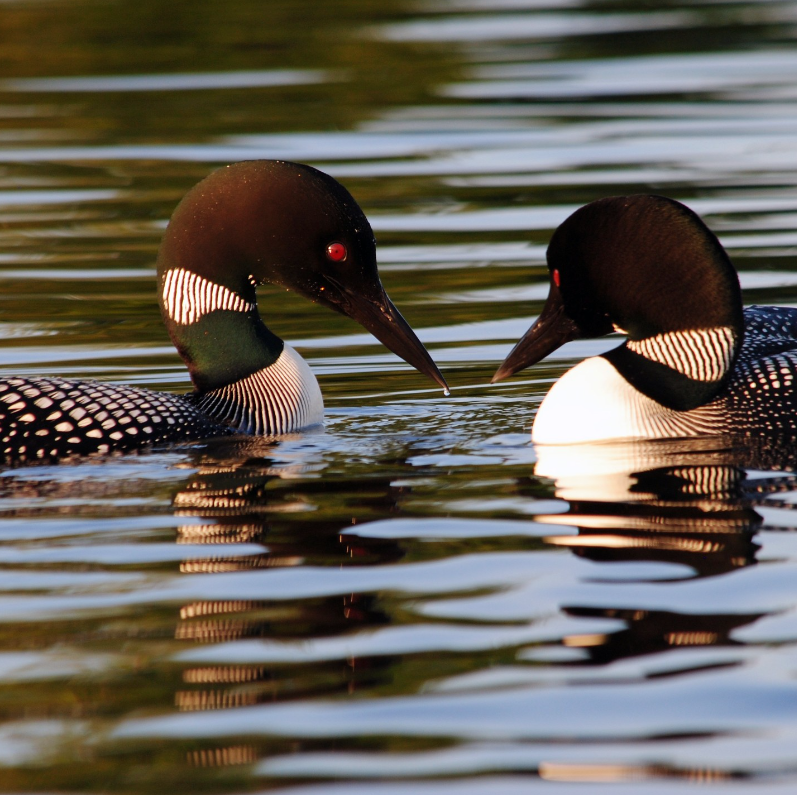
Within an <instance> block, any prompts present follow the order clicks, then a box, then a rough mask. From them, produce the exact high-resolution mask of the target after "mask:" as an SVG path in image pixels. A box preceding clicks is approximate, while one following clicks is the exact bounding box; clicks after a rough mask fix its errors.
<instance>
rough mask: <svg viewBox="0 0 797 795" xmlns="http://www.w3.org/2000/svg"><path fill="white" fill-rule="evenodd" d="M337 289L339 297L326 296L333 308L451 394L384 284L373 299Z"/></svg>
mask: <svg viewBox="0 0 797 795" xmlns="http://www.w3.org/2000/svg"><path fill="white" fill-rule="evenodd" d="M330 281H332V280H330ZM335 286H336V287H338V290H339V292H338V291H336V292H337V295H335V296H334V297H333V296H332V295H329V294H328V295H327V300H328V301H329V304H328V305H329V306H330V307H332V308H333V309H336V310H338V311H339V312H342V313H343V314H344V315H348V316H349V317H350V318H351V319H352V320H356V321H357V322H358V323H359V324H360V325H361V326H363V327H364V328H365V329H367V330H368V331H370V332H371V334H373V335H374V336H375V337H376V338H377V339H378V340H379V341H380V342H381V343H382V344H383V345H384V346H385V347H387V348H389V349H390V350H391V351H393V353H395V354H396V356H400V357H401V358H402V359H404V361H405V362H407V364H411V365H412V366H413V367H414V368H415V369H416V370H418V372H420V373H423V374H424V375H425V376H427V377H428V378H431V379H432V380H433V381H436V382H437V383H438V384H440V386H441V387H443V391H444V392H445V393H446V394H448V384H446V379H445V378H443V375H442V373H441V372H440V370H438V369H437V365H436V364H435V363H434V361H433V360H432V357H431V356H430V355H429V352H428V351H427V350H426V348H424V346H423V343H422V342H421V341H420V340H419V339H418V337H417V336H416V334H415V332H414V331H413V330H412V328H411V327H410V324H409V323H407V321H406V320H404V318H403V317H402V316H401V313H400V312H399V311H398V309H396V307H395V305H394V304H393V302H392V301H391V300H390V298H388V296H387V293H386V292H385V291H384V290H383V289H381V285H379V288H380V289H379V291H378V293H377V294H376V295H374V296H373V297H367V296H366V295H364V294H361V293H357V294H354V293H351V292H349V291H348V290H346V289H345V288H343V287H342V286H341V285H338V284H336V285H335ZM330 299H331V300H330Z"/></svg>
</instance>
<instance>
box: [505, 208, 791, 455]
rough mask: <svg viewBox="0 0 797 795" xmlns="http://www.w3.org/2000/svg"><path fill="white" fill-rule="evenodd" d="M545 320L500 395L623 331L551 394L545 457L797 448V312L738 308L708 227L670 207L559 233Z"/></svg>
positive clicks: (541, 421)
mask: <svg viewBox="0 0 797 795" xmlns="http://www.w3.org/2000/svg"><path fill="white" fill-rule="evenodd" d="M547 261H548V270H549V277H550V287H549V294H548V298H547V300H546V303H545V305H544V307H543V310H542V313H541V314H540V316H539V317H538V319H537V320H536V322H535V323H534V324H533V325H532V326H531V328H530V329H529V330H528V331H527V332H526V333H525V334H524V335H523V337H522V338H521V339H520V340H519V342H518V343H517V344H516V345H515V347H514V348H513V349H512V350H511V351H510V353H509V355H508V356H507V357H506V359H505V360H504V362H503V363H502V364H501V365H500V367H499V368H498V370H497V371H496V373H495V375H494V376H493V383H495V382H496V381H500V380H501V379H502V378H505V377H507V376H509V375H512V374H513V373H516V372H518V371H519V370H521V369H523V368H524V367H528V366H529V365H531V364H535V363H536V362H538V361H540V360H541V359H543V358H544V357H545V356H547V355H548V354H549V353H551V352H552V351H554V350H556V349H557V348H558V347H559V346H561V345H563V344H564V343H565V342H568V341H569V340H572V339H576V338H579V337H596V336H602V335H604V334H609V333H611V332H612V331H617V332H620V333H622V334H625V335H627V337H626V340H625V341H624V342H623V343H622V344H621V345H620V346H619V347H617V348H614V349H613V350H610V351H608V352H607V353H604V354H603V355H601V356H595V357H591V358H588V359H585V360H584V361H582V362H581V363H579V364H578V365H576V366H575V367H573V368H572V369H571V370H569V371H567V372H566V373H565V374H564V375H563V376H562V377H561V378H560V379H559V380H558V381H557V382H556V383H555V384H554V385H553V387H552V388H551V389H550V391H549V392H548V394H547V395H546V397H545V399H544V400H543V402H542V405H541V406H540V408H539V410H538V411H537V414H536V417H535V419H534V423H533V426H532V441H533V442H534V443H536V444H543V445H546V444H569V443H582V442H583V443H588V442H599V441H607V440H614V439H664V438H679V437H697V436H723V437H734V438H741V439H744V438H748V439H750V438H757V439H762V438H764V437H775V436H777V437H778V438H780V439H781V440H783V439H784V438H785V439H791V440H797V394H795V378H797V310H795V309H789V308H780V307H760V306H753V307H749V308H747V309H744V308H743V307H742V296H741V290H740V287H739V279H738V276H737V274H736V271H735V269H734V268H733V266H732V264H731V261H730V259H729V257H728V255H727V253H726V252H725V250H724V249H723V247H722V246H721V244H720V242H719V241H718V240H717V238H716V237H715V235H714V234H713V233H712V232H711V231H710V230H709V229H708V227H707V226H706V225H705V223H704V222H703V221H702V220H701V219H700V218H699V217H698V216H697V215H696V214H695V213H694V212H693V211H692V210H690V209H689V208H688V207H686V206H684V205H683V204H680V203H679V202H677V201H674V200H673V199H668V198H665V197H663V196H648V195H634V196H618V197H610V198H606V199H599V200H598V201H595V202H592V203H591V204H587V205H586V206H584V207H582V208H580V209H579V210H577V211H576V212H575V213H573V214H572V215H571V216H570V217H569V218H567V220H565V221H564V222H563V223H562V224H561V226H559V227H558V229H556V231H555V232H554V234H553V236H552V238H551V241H550V244H549V246H548V252H547Z"/></svg>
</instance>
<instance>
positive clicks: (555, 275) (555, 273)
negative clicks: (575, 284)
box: [551, 268, 562, 287]
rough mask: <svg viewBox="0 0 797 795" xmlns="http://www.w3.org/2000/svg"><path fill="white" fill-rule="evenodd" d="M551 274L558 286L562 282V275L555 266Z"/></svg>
mask: <svg viewBox="0 0 797 795" xmlns="http://www.w3.org/2000/svg"><path fill="white" fill-rule="evenodd" d="M551 275H552V276H553V283H554V284H555V285H556V286H557V287H559V286H560V285H561V283H562V277H561V276H560V275H559V271H558V270H557V269H556V268H554V269H553V273H552V274H551Z"/></svg>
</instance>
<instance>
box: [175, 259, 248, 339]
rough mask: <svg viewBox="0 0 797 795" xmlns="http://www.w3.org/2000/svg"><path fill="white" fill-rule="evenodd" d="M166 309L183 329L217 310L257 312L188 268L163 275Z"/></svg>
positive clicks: (238, 298)
mask: <svg viewBox="0 0 797 795" xmlns="http://www.w3.org/2000/svg"><path fill="white" fill-rule="evenodd" d="M163 306H164V307H165V308H166V314H167V315H168V316H169V319H170V320H173V321H174V322H175V323H180V324H181V325H183V326H189V325H191V324H192V323H196V322H197V321H198V320H199V319H200V318H201V317H202V316H203V315H207V314H208V313H209V312H214V311H215V310H217V309H230V310H232V311H233V312H251V311H252V310H253V309H254V308H255V305H254V304H250V303H249V302H248V301H244V299H243V298H241V296H240V295H237V294H236V293H234V292H233V291H232V290H230V289H229V288H227V287H225V286H224V285H222V284H216V283H215V282H211V281H209V280H208V279H205V278H204V277H203V276H199V275H197V274H196V273H193V272H192V271H187V270H185V268H171V269H170V270H168V271H166V273H164V274H163Z"/></svg>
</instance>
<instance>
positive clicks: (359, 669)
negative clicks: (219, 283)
mask: <svg viewBox="0 0 797 795" xmlns="http://www.w3.org/2000/svg"><path fill="white" fill-rule="evenodd" d="M795 37H797V3H793V2H774V1H772V2H766V1H762V2H714V1H708V0H706V2H694V1H693V2H685V1H684V2H680V3H679V2H666V1H665V0H654V1H653V2H648V3H644V4H642V3H636V2H630V0H629V1H628V2H622V1H621V0H617V2H579V1H578V0H560V1H559V2H557V0H547V1H546V0H420V1H416V0H413V1H412V2H410V1H409V0H407V2H400V0H380V2H370V1H369V0H337V2H334V3H331V2H324V0H292V2H288V1H287V0H285V1H283V2H267V3H259V2H254V1H253V0H250V1H247V0H232V2H224V3H214V2H207V1H205V2H202V1H201V0H200V1H198V0H193V2H190V3H188V2H170V3H159V2H154V1H152V0H137V2H121V1H120V0H116V1H114V0H104V1H101V0H63V1H62V2H58V1H57V0H53V1H52V2H51V1H50V0H31V1H30V2H22V1H21V0H20V1H19V2H13V0H12V2H7V3H3V4H2V5H0V75H1V77H0V280H2V290H0V371H2V372H3V373H5V374H9V373H17V374H20V373H21V374H25V375H31V374H36V375H51V374H58V375H69V376H78V377H93V378H99V379H103V380H110V381H119V382H125V383H133V384H138V385H142V386H149V387H154V388H161V389H167V390H178V391H179V390H186V389H187V388H188V386H189V382H188V377H187V374H186V372H185V371H184V369H183V367H182V363H181V362H180V360H179V358H178V357H177V355H176V353H175V352H174V351H173V350H172V349H171V346H170V345H169V341H168V338H167V336H166V334H165V331H164V330H163V328H162V326H161V322H160V317H159V314H158V310H157V306H156V302H155V296H154V268H153V263H154V259H155V254H156V251H157V246H158V242H159V239H160V235H161V233H162V231H163V228H164V225H165V222H166V219H167V218H168V216H169V214H170V212H171V210H172V209H173V207H174V205H175V204H176V202H177V201H178V200H179V198H180V196H181V195H182V194H183V193H184V191H185V190H187V189H188V187H190V186H191V185H192V184H193V183H194V182H196V181H197V180H198V179H200V178H201V177H202V176H204V175H205V174H207V173H208V172H209V171H210V170H211V169H212V168H214V167H215V166H217V165H221V164H223V163H227V162H231V161H234V160H241V159H247V158H259V157H280V158H289V159H294V160H301V161H307V162H311V163H313V164H314V165H316V166H319V167H321V168H323V169H325V170H327V171H329V172H331V173H332V174H334V175H335V176H337V177H338V178H339V179H341V180H342V181H343V182H344V183H345V184H346V186H347V187H348V188H349V189H350V190H351V191H352V193H353V194H354V195H355V196H356V197H357V198H358V199H359V200H360V202H361V203H362V205H363V207H364V208H365V210H366V212H367V213H368V214H369V217H370V218H371V220H372V223H373V226H374V228H375V230H376V233H377V237H378V242H379V246H380V263H381V271H382V274H383V281H384V283H385V285H386V287H387V289H388V292H389V293H390V294H391V296H392V297H393V299H394V301H395V302H396V304H398V306H399V307H400V308H401V309H402V311H403V312H404V314H405V316H406V317H407V319H408V320H409V321H410V322H411V323H412V324H413V325H414V326H415V327H416V329H418V330H419V334H420V336H421V338H422V339H423V340H424V341H425V342H426V343H427V344H428V346H429V348H430V350H431V352H432V354H433V356H434V357H435V359H436V360H437V361H438V362H439V363H440V365H441V367H442V368H443V370H444V371H445V373H446V375H447V376H448V377H449V383H450V384H451V386H452V396H451V397H450V398H444V397H443V396H442V394H441V393H440V390H439V389H437V388H434V387H433V386H431V385H430V384H429V383H428V382H426V381H424V380H423V379H422V377H420V376H419V375H418V374H416V373H415V372H414V371H412V370H411V369H410V368H408V367H407V366H405V365H404V364H403V363H402V362H400V361H399V360H398V359H396V358H395V357H394V356H392V355H391V354H388V353H387V352H386V351H385V349H384V348H382V347H381V346H380V345H379V344H378V343H376V341H375V340H373V339H372V338H370V337H369V336H368V335H367V334H365V333H364V332H362V330H361V329H360V328H359V327H358V326H356V325H354V324H353V323H351V322H350V321H348V320H346V319H345V318H342V317H339V316H336V315H333V314H332V313H330V312H327V311H324V310H322V309H319V308H318V307H315V306H313V305H310V304H308V303H306V302H304V301H302V300H301V299H298V298H294V297H292V296H287V297H286V296H285V295H284V293H282V294H279V295H280V300H279V301H277V300H276V297H277V295H278V293H277V292H276V291H273V290H268V289H266V290H264V291H263V294H262V296H261V302H260V303H261V309H262V314H263V315H264V317H265V318H266V320H267V322H268V323H269V325H270V326H271V327H272V328H273V329H274V330H275V331H276V332H278V333H279V334H281V335H282V336H284V337H286V338H287V339H288V340H290V341H291V342H292V343H293V344H294V345H295V346H296V347H297V348H298V349H299V350H300V351H301V353H302V354H303V355H304V356H305V357H306V358H307V359H308V360H309V361H310V363H311V365H312V367H313V369H314V370H315V372H316V373H317V375H318V377H319V380H320V382H321V386H322V389H323V391H324V394H325V398H326V405H327V420H326V428H325V430H324V431H323V432H314V433H307V434H299V435H296V436H294V437H290V438H285V439H283V440H281V441H279V442H276V443H274V442H271V443H269V442H265V441H257V440H253V441H252V443H251V445H249V446H248V447H242V446H240V445H239V446H230V445H228V446H205V445H196V446H193V447H188V448H179V449H171V450H165V451H158V452H153V453H149V454H143V455H139V456H129V457H124V458H117V459H111V460H107V461H93V462H86V463H83V464H79V465H70V466H63V467H57V466H47V467H37V468H29V469H19V470H6V471H4V472H2V473H0V567H1V568H0V790H1V791H2V792H14V793H27V792H31V793H42V794H43V793H53V792H59V793H70V792H95V791H96V792H115V793H149V792H152V793H155V792H158V793H161V792H169V791H175V792H178V791H179V792H213V793H216V792H218V793H240V792H245V791H280V792H286V793H288V792H289V793H294V794H296V795H298V793H302V794H303V795H304V793H308V794H309V793H312V794H313V795H316V794H317V795H321V793H344V792H345V793H379V795H393V793H441V794H444V795H448V794H449V793H456V795H465V794H466V793H467V795H470V794H471V793H488V792H489V793H521V792H522V793H526V792H536V791H537V790H538V789H548V788H551V789H552V790H555V791H556V792H562V793H570V792H582V791H593V790H595V791H607V792H613V791H616V790H618V789H621V790H623V791H625V790H630V791H634V792H644V793H658V792H669V791H671V790H677V791H679V792H680V791H691V790H692V789H693V788H698V787H699V786H700V785H706V784H708V785H710V786H709V789H713V790H719V791H723V792H724V791H729V792H736V791H745V792H759V791H766V792H774V791H782V792H792V791H794V789H793V788H794V787H797V750H796V749H797V686H795V675H796V674H797V644H796V641H797V533H795V530H797V513H795V506H797V475H795V469H794V464H793V463H792V462H793V461H794V458H795V451H794V450H785V451H784V450H780V451H778V450H776V451H772V450H767V451H752V452H751V451H745V450H725V449H720V448H718V446H717V445H715V444H711V443H701V444H691V445H689V446H686V445H677V444H654V445H634V446H622V445H609V446H606V445H604V446H598V447H592V448H581V449H578V448H576V449H570V450H560V451H558V452H557V451H551V450H548V451H547V452H546V451H543V450H540V451H535V450H534V449H533V448H532V447H531V445H530V444H529V442H528V431H529V428H530V425H531V420H532V417H533V413H534V410H535V408H536V407H537V405H538V404H539V401H540V400H541V398H542V396H543V395H544V394H545V392H546V391H547V389H548V387H549V385H550V384H551V382H552V381H553V380H554V379H555V378H557V377H558V376H559V375H560V374H561V373H562V372H563V371H564V369H566V368H567V367H569V366H571V365H572V364H573V363H574V362H575V361H577V360H579V359H580V358H582V357H584V356H586V355H591V354H593V353H597V352H600V351H602V350H605V349H606V348H607V347H608V346H609V345H611V344H613V343H612V342H607V341H606V340H602V341H601V340H593V341H584V342H580V343H574V344H570V345H568V346H566V347H565V348H564V349H563V350H561V351H559V353H558V354H557V355H555V356H554V357H552V358H551V359H549V360H548V361H547V362H545V363H543V364H541V365H538V366H536V367H534V368H532V369H531V370H528V371H526V372H524V373H522V374H521V375H519V376H518V377H516V378H514V379H511V380H509V381H508V382H505V383H502V384H500V385H498V386H488V382H489V377H490V376H491V375H492V373H493V372H494V370H495V368H496V366H497V363H498V362H499V361H500V360H501V359H502V358H503V356H504V355H505V353H506V352H507V351H508V349H509V347H510V345H511V343H512V342H513V341H514V340H516V339H517V338H518V336H519V335H520V334H521V333H522V332H523V331H524V330H525V329H526V328H527V326H528V324H529V321H530V319H531V317H532V316H534V315H535V314H536V313H537V312H538V311H539V309H540V306H541V301H542V299H543V298H544V296H545V294H546V292H547V288H546V287H545V286H544V271H545V268H544V251H545V245H546V242H547V239H548V237H549V236H550V233H551V230H552V229H553V228H554V227H555V226H556V225H557V224H558V223H559V222H560V221H561V220H563V219H564V218H565V217H566V215H567V214H568V213H569V212H570V211H571V210H572V209H574V208H575V207H577V206H579V205H581V204H583V203H586V202H587V201H590V200H592V199H595V198H598V197H600V196H605V195H610V194H616V193H622V192H640V191H643V192H659V193H665V194H667V195H670V196H673V197H675V198H678V199H680V200H683V201H685V202H687V203H688V204H689V205H690V206H691V207H693V208H694V209H695V210H697V211H698V212H700V213H701V214H702V215H704V217H705V218H706V220H707V221H708V223H709V224H710V226H711V227H712V228H713V229H714V230H715V231H716V232H717V233H718V234H719V235H720V237H721V239H722V241H723V243H724V244H725V245H726V246H727V248H728V249H729V251H730V253H731V255H732V257H733V259H734V262H735V263H736V265H737V267H738V268H739V270H740V272H741V282H742V285H743V288H744V297H745V301H746V302H747V303H753V302H756V303H773V304H781V305H793V304H796V303H797V231H795V230H796V229H797V187H795V184H796V183H797V180H795V175H796V173H797V48H796V47H795ZM538 458H539V461H538ZM700 788H701V790H702V789H705V787H704V786H700Z"/></svg>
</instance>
